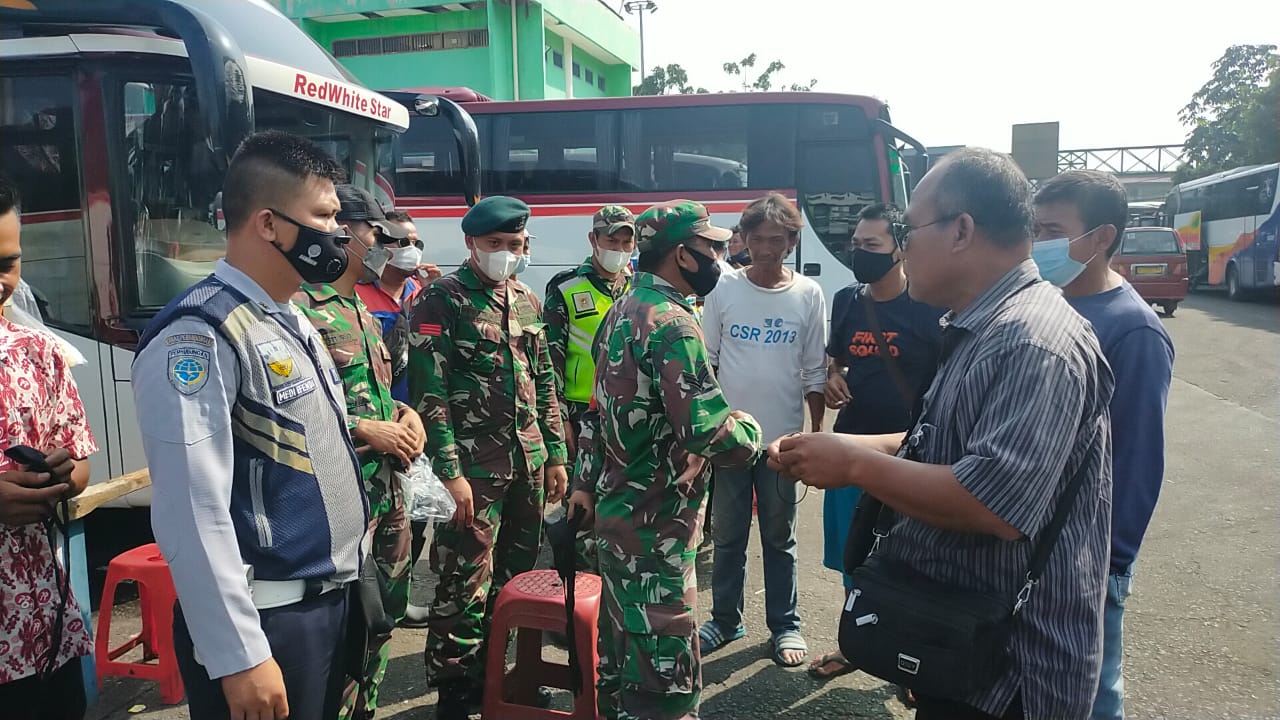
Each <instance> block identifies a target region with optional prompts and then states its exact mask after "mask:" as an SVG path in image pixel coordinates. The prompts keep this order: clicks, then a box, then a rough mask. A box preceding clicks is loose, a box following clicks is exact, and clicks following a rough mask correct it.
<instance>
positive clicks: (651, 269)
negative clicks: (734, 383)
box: [571, 200, 762, 720]
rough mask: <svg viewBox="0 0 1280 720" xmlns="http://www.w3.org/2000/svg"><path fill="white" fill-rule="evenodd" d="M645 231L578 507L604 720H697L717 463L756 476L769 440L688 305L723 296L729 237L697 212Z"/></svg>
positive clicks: (655, 213) (668, 215) (599, 379)
mask: <svg viewBox="0 0 1280 720" xmlns="http://www.w3.org/2000/svg"><path fill="white" fill-rule="evenodd" d="M636 228H637V230H638V231H639V243H638V247H639V249H640V263H639V270H640V272H639V273H638V274H637V276H636V278H635V280H634V282H633V284H632V289H631V291H630V292H628V293H627V294H626V295H624V296H622V298H621V299H620V300H618V302H617V303H615V304H614V306H613V307H612V308H611V309H610V311H609V314H608V315H607V316H606V317H605V321H604V324H603V325H602V326H601V327H600V329H599V332H598V333H597V335H596V339H595V357H596V386H595V395H594V404H595V405H596V409H595V411H593V412H591V413H588V414H589V415H590V416H591V417H590V418H588V423H587V424H588V425H589V426H593V429H594V432H592V433H591V437H592V448H591V449H590V450H588V449H587V448H586V447H585V446H584V447H583V452H582V453H580V456H581V457H582V458H583V462H582V467H581V468H580V469H581V473H580V475H579V476H578V477H576V478H575V484H574V496H573V498H572V500H571V503H572V505H573V506H574V507H573V511H574V512H575V513H577V512H586V513H590V512H591V510H592V507H593V506H594V515H595V533H596V540H597V554H598V561H599V565H600V575H601V577H602V578H603V579H604V606H605V609H604V612H602V613H601V614H600V643H599V654H600V666H599V672H600V680H599V683H598V686H597V687H598V689H599V710H600V714H601V715H603V716H604V717H606V718H610V719H612V718H621V719H623V720H638V719H640V718H644V719H645V720H676V719H678V718H694V717H697V714H698V704H699V701H700V699H701V695H702V670H701V667H700V654H699V650H698V641H697V636H696V631H697V626H696V624H695V622H694V618H695V617H696V615H697V597H698V588H697V578H696V575H695V573H694V558H695V556H696V554H697V547H698V541H699V535H700V532H701V531H700V526H701V524H702V519H703V513H704V511H705V503H706V475H707V471H708V460H709V461H710V462H712V463H715V464H718V465H726V466H733V467H746V466H750V465H751V464H752V463H753V462H755V460H756V458H757V457H759V455H760V451H761V440H762V438H761V433H760V426H759V425H758V424H757V423H756V421H755V420H754V419H752V418H751V416H750V415H747V414H745V413H742V412H738V411H730V410H729V406H728V405H727V404H726V402H725V399H724V396H723V395H722V394H721V393H720V386H719V384H718V383H717V382H716V379H715V375H714V374H713V372H712V369H711V364H710V363H709V362H708V361H707V351H706V346H705V345H704V344H703V341H702V331H701V329H700V328H699V326H698V323H697V321H696V320H695V319H694V317H693V307H692V305H691V304H690V303H689V301H688V300H687V299H686V298H687V296H688V295H690V294H696V295H706V294H707V293H709V292H711V289H712V288H714V287H715V282H716V280H717V279H718V278H719V266H718V265H717V264H716V258H718V257H720V256H721V255H722V254H723V253H724V246H725V242H726V241H727V240H728V239H729V236H730V234H731V233H730V232H729V231H728V230H724V229H722V228H717V227H713V226H712V225H711V224H710V220H709V218H708V216H707V211H706V208H704V207H703V206H702V205H700V204H698V203H695V202H692V201H688V200H675V201H671V202H667V203H663V204H660V205H656V206H654V207H652V208H649V209H648V210H646V211H645V212H644V213H643V214H641V215H640V217H639V218H637V219H636ZM597 464H598V466H597ZM592 480H594V488H592V487H590V485H591V483H592ZM593 490H594V492H592V491H593Z"/></svg>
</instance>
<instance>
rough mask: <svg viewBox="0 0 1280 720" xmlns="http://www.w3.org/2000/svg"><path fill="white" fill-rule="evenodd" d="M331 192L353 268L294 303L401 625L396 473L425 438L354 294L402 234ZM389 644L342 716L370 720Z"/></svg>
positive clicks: (405, 570) (342, 193) (376, 211)
mask: <svg viewBox="0 0 1280 720" xmlns="http://www.w3.org/2000/svg"><path fill="white" fill-rule="evenodd" d="M335 189H336V191H337V193H338V200H339V201H340V202H341V209H340V210H339V211H338V222H339V223H341V224H342V225H343V226H344V227H345V228H346V230H347V234H348V235H350V236H351V241H350V242H349V243H348V244H347V253H348V254H349V255H350V258H351V259H350V263H349V264H348V265H347V271H346V272H345V273H343V275H342V277H340V278H338V279H337V280H335V281H333V283H332V284H324V285H303V286H302V289H301V291H300V292H299V293H298V294H297V295H295V296H294V299H293V302H294V304H295V305H297V306H298V307H299V308H300V309H301V310H302V314H303V315H305V316H306V317H307V319H308V320H310V321H311V324H312V325H314V326H315V328H316V330H318V331H319V332H320V337H321V339H323V340H324V344H325V346H326V347H327V348H328V350H329V355H330V356H331V357H332V358H333V364H334V365H335V366H336V367H337V368H338V373H339V374H340V375H341V376H342V386H343V389H344V390H345V391H346V395H347V423H348V425H347V427H348V430H350V432H351V438H352V441H353V442H354V444H355V446H356V452H357V454H359V455H360V458H361V461H362V462H361V475H362V476H363V478H364V486H365V493H366V494H367V495H368V496H369V516H370V525H371V529H372V531H373V544H372V557H373V561H374V563H375V564H376V565H377V568H378V577H379V580H381V585H382V603H383V609H384V610H385V611H386V613H387V615H389V616H390V617H392V618H393V619H395V620H397V621H398V620H399V619H400V618H401V617H403V616H404V612H405V608H406V606H407V605H408V603H409V574H410V565H409V543H410V536H409V522H408V519H407V518H406V516H405V503H404V494H403V492H402V490H401V488H400V486H399V483H397V482H395V481H394V475H393V473H394V472H395V470H397V469H400V468H404V467H408V465H409V462H410V461H411V459H412V458H414V457H417V456H418V455H420V454H421V453H422V447H423V443H424V441H425V435H424V432H423V428H422V421H421V420H420V419H419V418H418V414H417V413H415V412H413V410H412V409H410V408H409V407H408V406H406V405H404V404H403V403H399V402H396V401H394V400H392V398H391V353H390V352H388V350H387V346H386V344H385V343H383V341H382V326H381V324H380V323H379V322H378V321H377V320H376V319H374V317H373V315H371V314H370V313H369V311H368V310H367V309H366V308H365V305H364V303H363V302H361V300H360V297H359V296H358V295H357V294H356V283H357V282H359V281H360V280H362V279H364V278H366V277H368V276H373V277H377V274H378V273H379V272H381V270H382V267H381V266H382V265H385V264H386V260H387V258H388V257H390V254H389V253H388V251H387V249H386V247H385V246H386V245H390V244H394V243H395V242H398V241H399V239H400V238H402V237H404V231H403V229H402V228H400V227H399V226H397V225H395V224H393V223H387V222H385V221H384V220H381V219H379V217H380V216H381V213H382V209H381V207H379V206H378V204H377V201H376V200H375V199H374V198H373V196H372V195H370V194H369V193H368V192H367V191H365V190H363V189H361V188H357V187H355V186H353V185H338V186H336V188H335ZM390 640H391V637H390V635H386V636H382V637H376V638H370V647H369V652H368V656H367V658H366V665H365V673H366V676H367V677H368V678H369V683H368V685H367V687H364V688H360V687H358V686H357V684H356V683H355V682H349V683H348V684H347V687H346V689H345V691H344V693H343V698H342V710H341V715H340V717H342V718H369V717H373V713H374V711H375V710H376V709H377V706H378V687H379V685H380V683H381V682H382V677H383V675H384V674H386V670H387V660H388V658H389V656H390V647H389V643H390Z"/></svg>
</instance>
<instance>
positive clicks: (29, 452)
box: [4, 445, 52, 473]
mask: <svg viewBox="0 0 1280 720" xmlns="http://www.w3.org/2000/svg"><path fill="white" fill-rule="evenodd" d="M4 454H5V455H8V456H9V459H10V460H12V461H14V462H16V463H18V464H19V465H25V466H26V468H27V470H29V471H31V472H34V473H42V472H44V473H47V472H52V470H51V469H50V468H49V464H48V463H46V462H45V461H44V453H42V452H40V451H39V450H37V449H35V448H33V447H28V446H26V445H14V446H13V447H11V448H9V449H8V450H5V451H4Z"/></svg>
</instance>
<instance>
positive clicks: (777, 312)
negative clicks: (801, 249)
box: [702, 270, 827, 442]
mask: <svg viewBox="0 0 1280 720" xmlns="http://www.w3.org/2000/svg"><path fill="white" fill-rule="evenodd" d="M702 332H703V334H704V335H705V336H706V341H707V353H708V355H709V356H710V358H711V363H712V364H713V365H715V366H716V367H717V377H718V378H719V380H720V387H721V388H722V389H723V391H724V395H725V398H726V399H727V400H728V401H729V407H731V408H732V409H734V410H743V411H745V412H748V413H750V414H751V415H752V416H753V417H755V419H756V420H758V421H759V422H760V426H761V428H762V429H763V430H764V441H765V442H772V441H774V440H775V439H777V438H779V437H781V436H782V435H786V434H787V433H791V432H798V431H799V430H800V429H801V428H803V427H804V413H805V400H804V396H805V395H806V394H807V393H810V392H822V387H823V385H824V384H825V383H826V380H827V370H826V368H827V353H826V341H827V307H826V301H825V300H824V299H823V297H822V288H820V287H819V286H818V284H817V283H816V282H814V281H813V280H810V279H809V278H807V277H804V276H803V275H797V274H793V277H792V280H791V282H790V283H788V284H786V285H784V286H782V287H780V288H776V289H766V288H762V287H760V286H758V285H756V284H755V283H753V282H751V280H750V279H749V278H748V277H747V273H746V271H745V270H742V271H738V272H734V273H728V274H725V275H723V276H721V278H720V282H718V283H717V284H716V288H715V290H713V291H712V292H711V294H710V295H708V296H707V299H706V304H705V306H704V307H703V311H702Z"/></svg>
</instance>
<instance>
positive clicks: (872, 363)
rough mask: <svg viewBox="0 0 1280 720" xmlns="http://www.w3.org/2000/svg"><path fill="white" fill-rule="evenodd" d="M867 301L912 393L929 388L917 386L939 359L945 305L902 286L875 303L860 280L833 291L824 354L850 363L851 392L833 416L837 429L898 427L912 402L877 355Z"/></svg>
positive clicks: (890, 430) (889, 429)
mask: <svg viewBox="0 0 1280 720" xmlns="http://www.w3.org/2000/svg"><path fill="white" fill-rule="evenodd" d="M869 302H870V303H874V307H875V311H876V317H877V318H878V319H879V321H880V329H881V330H882V331H883V332H884V334H885V342H886V344H887V345H888V346H889V351H890V353H892V354H893V356H894V359H895V360H896V361H897V362H898V367H899V368H900V369H901V370H902V374H903V375H904V376H905V377H906V379H907V383H908V384H909V385H911V387H912V389H913V390H914V392H915V394H917V395H918V394H920V393H923V392H924V391H925V390H927V389H928V388H925V387H921V385H923V384H924V383H925V382H926V380H927V379H928V378H929V377H930V376H931V375H932V373H933V370H934V368H935V366H936V365H937V362H938V348H939V344H940V342H941V337H942V328H941V327H940V326H939V325H938V319H939V318H940V317H942V315H943V313H944V312H945V311H944V310H942V309H941V308H936V307H933V306H932V305H926V304H924V303H922V302H918V301H916V300H912V299H911V297H910V295H909V294H908V293H907V292H906V291H903V293H902V294H901V295H899V296H898V297H896V298H894V299H892V300H888V301H886V302H875V301H874V300H872V298H871V295H870V293H869V292H868V290H867V286H866V285H862V284H860V283H854V284H853V285H850V286H848V287H846V288H844V289H842V290H841V291H840V292H838V293H836V296H835V299H834V300H833V301H832V303H831V333H830V335H829V338H830V339H829V340H828V341H827V354H828V355H830V356H831V357H833V358H835V359H836V360H837V361H838V362H840V363H843V364H845V365H846V366H847V367H848V368H849V371H848V373H847V382H848V384H849V394H850V395H852V396H853V401H852V402H850V403H849V405H848V406H846V407H845V408H844V409H843V410H841V411H840V415H839V416H837V417H836V423H835V431H836V432H843V433H856V434H879V433H893V432H901V431H903V430H906V429H907V423H908V422H909V421H910V418H911V406H910V405H909V404H908V403H907V402H906V400H905V399H904V398H903V396H902V392H901V391H900V390H899V389H898V386H897V384H896V383H894V381H893V376H892V375H890V374H889V369H888V367H887V366H885V364H884V362H883V361H882V360H881V359H880V347H879V345H878V344H877V343H876V338H875V336H874V335H873V334H872V332H871V325H870V323H868V322H867V312H866V308H865V303H869Z"/></svg>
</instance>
